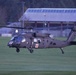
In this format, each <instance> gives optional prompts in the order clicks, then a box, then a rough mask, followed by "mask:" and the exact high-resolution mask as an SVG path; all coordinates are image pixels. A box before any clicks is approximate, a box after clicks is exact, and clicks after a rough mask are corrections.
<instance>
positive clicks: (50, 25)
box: [19, 8, 76, 34]
mask: <svg viewBox="0 0 76 75" xmlns="http://www.w3.org/2000/svg"><path fill="white" fill-rule="evenodd" d="M19 21H20V22H22V23H23V22H24V26H32V27H33V28H36V29H42V28H43V27H44V28H46V29H49V30H52V29H54V30H57V29H60V30H61V34H62V31H63V30H64V29H66V28H69V27H72V26H74V25H76V8H28V9H27V10H26V11H25V13H24V14H23V15H22V16H21V18H20V19H19Z"/></svg>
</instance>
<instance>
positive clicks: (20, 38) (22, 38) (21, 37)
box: [11, 35, 26, 42]
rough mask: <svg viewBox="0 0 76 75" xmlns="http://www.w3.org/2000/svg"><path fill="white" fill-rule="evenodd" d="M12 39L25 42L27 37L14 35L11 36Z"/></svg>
mask: <svg viewBox="0 0 76 75" xmlns="http://www.w3.org/2000/svg"><path fill="white" fill-rule="evenodd" d="M11 41H14V42H25V41H26V39H25V37H24V36H20V35H19V36H18V35H17V36H14V37H12V38H11Z"/></svg>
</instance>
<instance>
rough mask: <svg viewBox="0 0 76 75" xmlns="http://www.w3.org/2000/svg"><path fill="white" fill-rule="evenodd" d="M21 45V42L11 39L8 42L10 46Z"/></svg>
mask: <svg viewBox="0 0 76 75" xmlns="http://www.w3.org/2000/svg"><path fill="white" fill-rule="evenodd" d="M19 45H20V43H19V42H13V41H10V42H9V43H8V46H9V47H18V46H19Z"/></svg>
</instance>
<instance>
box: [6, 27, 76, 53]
mask: <svg viewBox="0 0 76 75" xmlns="http://www.w3.org/2000/svg"><path fill="white" fill-rule="evenodd" d="M7 28H17V29H25V28H22V27H7ZM75 36H76V26H74V27H73V28H72V29H71V32H70V34H69V36H68V38H67V40H65V41H62V40H57V39H54V38H51V37H50V34H49V33H41V32H36V31H35V32H26V33H22V34H17V35H14V36H13V37H12V38H11V40H10V41H9V42H8V44H7V45H8V46H9V47H10V48H16V52H17V53H19V52H20V48H27V49H28V50H29V51H30V53H33V52H34V49H45V48H60V50H61V52H62V54H64V51H63V48H64V47H66V46H71V45H76V41H74V39H75Z"/></svg>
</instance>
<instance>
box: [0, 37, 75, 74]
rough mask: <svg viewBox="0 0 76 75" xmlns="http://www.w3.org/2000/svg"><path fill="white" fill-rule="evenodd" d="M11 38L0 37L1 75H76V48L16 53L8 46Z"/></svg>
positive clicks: (25, 50) (24, 50)
mask: <svg viewBox="0 0 76 75" xmlns="http://www.w3.org/2000/svg"><path fill="white" fill-rule="evenodd" d="M9 40H10V38H1V37H0V75H76V46H70V47H66V48H64V51H65V54H61V51H60V49H52V48H51V49H39V50H38V49H37V50H36V49H35V50H34V53H33V54H30V53H29V51H28V50H27V49H21V51H20V53H16V51H15V49H13V48H9V47H8V46H7V43H8V41H9Z"/></svg>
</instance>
